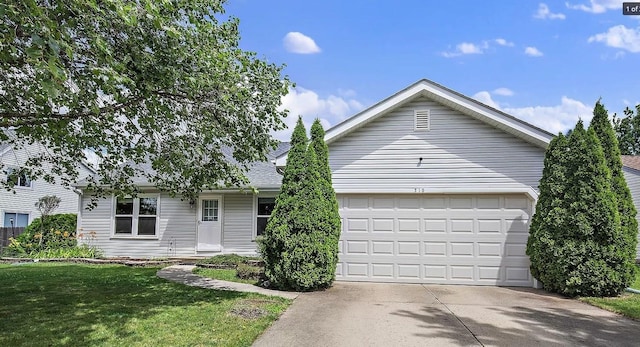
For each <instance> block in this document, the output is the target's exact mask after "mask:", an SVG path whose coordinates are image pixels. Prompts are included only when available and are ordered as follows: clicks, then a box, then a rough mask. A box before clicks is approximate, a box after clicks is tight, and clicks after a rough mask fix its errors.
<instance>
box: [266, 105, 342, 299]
mask: <svg viewBox="0 0 640 347" xmlns="http://www.w3.org/2000/svg"><path fill="white" fill-rule="evenodd" d="M320 131H321V132H324V131H323V130H322V127H320V129H318V128H317V127H316V129H315V130H314V132H313V133H314V134H316V135H314V136H316V138H315V141H314V142H312V144H310V145H307V142H308V141H307V137H306V132H305V128H304V124H303V123H302V119H300V118H299V119H298V123H297V124H296V128H295V129H294V131H293V135H292V139H291V150H290V151H289V153H288V158H287V165H286V167H285V169H284V174H283V180H282V188H281V190H280V193H279V195H278V197H277V198H276V206H275V208H274V211H273V213H272V214H271V217H270V218H269V222H268V224H267V228H266V230H265V233H264V235H263V236H262V237H260V238H259V240H258V245H259V250H260V253H261V255H262V257H263V260H264V262H265V275H266V276H267V278H268V279H269V281H270V282H271V284H272V286H274V287H277V288H280V289H293V290H301V291H307V290H313V289H318V288H326V287H328V286H330V285H331V283H332V282H333V280H334V278H335V269H336V263H337V256H338V238H339V236H340V229H339V228H340V219H339V215H338V214H337V212H338V211H337V200H336V198H335V193H333V198H332V199H331V198H330V197H331V196H330V192H333V188H332V187H331V185H330V184H331V183H330V179H331V178H330V174H331V173H330V171H329V176H328V178H327V176H326V174H325V169H326V168H328V161H327V159H326V158H327V156H328V154H327V151H326V145H325V144H324V139H323V137H324V135H323V134H322V138H320V139H318V138H317V136H318V134H320ZM323 146H324V152H321V154H320V157H321V160H322V161H323V162H322V163H320V162H319V161H318V155H317V154H316V148H319V149H320V150H322V148H323ZM325 166H326V167H325ZM327 180H329V181H327ZM327 184H328V186H327ZM329 188H330V189H329ZM334 212H335V213H334Z"/></svg>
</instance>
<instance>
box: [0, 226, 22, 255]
mask: <svg viewBox="0 0 640 347" xmlns="http://www.w3.org/2000/svg"><path fill="white" fill-rule="evenodd" d="M24 229H26V228H11V227H1V228H0V250H2V249H3V248H5V247H7V246H8V245H9V238H10V237H16V236H18V235H20V234H22V233H23V232H24Z"/></svg>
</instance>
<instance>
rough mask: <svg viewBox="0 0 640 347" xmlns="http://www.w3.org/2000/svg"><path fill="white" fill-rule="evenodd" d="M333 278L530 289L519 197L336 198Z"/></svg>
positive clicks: (524, 214) (524, 210)
mask: <svg viewBox="0 0 640 347" xmlns="http://www.w3.org/2000/svg"><path fill="white" fill-rule="evenodd" d="M339 200H340V201H342V206H343V207H342V209H341V210H340V213H341V217H342V219H343V232H342V235H341V251H342V253H341V254H340V265H339V267H338V270H337V271H336V276H337V278H338V279H343V280H354V281H381V282H410V283H451V284H481V285H482V284H484V285H516V286H531V285H532V278H531V275H530V273H529V260H528V257H527V256H526V254H525V250H526V242H527V237H528V224H529V215H530V208H531V206H532V204H531V203H530V201H529V200H528V198H527V197H525V196H524V195H477V196H473V195H456V196H430V195H421V196H419V197H416V196H389V195H387V196H385V195H371V196H368V197H358V196H353V197H352V196H348V195H347V196H345V195H343V196H341V197H340V199H339Z"/></svg>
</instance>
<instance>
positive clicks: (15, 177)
mask: <svg viewBox="0 0 640 347" xmlns="http://www.w3.org/2000/svg"><path fill="white" fill-rule="evenodd" d="M6 171H7V182H11V183H13V185H14V186H15V187H24V188H31V179H30V178H29V177H27V175H26V174H25V173H24V172H22V171H20V170H18V169H16V168H12V167H9V168H7V169H6Z"/></svg>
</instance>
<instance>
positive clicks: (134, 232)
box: [110, 193, 160, 240]
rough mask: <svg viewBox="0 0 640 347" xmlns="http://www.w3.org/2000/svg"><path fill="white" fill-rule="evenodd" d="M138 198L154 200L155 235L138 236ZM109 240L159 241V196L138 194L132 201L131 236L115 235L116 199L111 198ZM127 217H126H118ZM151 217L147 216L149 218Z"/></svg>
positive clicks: (115, 197) (114, 197)
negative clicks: (155, 205)
mask: <svg viewBox="0 0 640 347" xmlns="http://www.w3.org/2000/svg"><path fill="white" fill-rule="evenodd" d="M140 198H156V204H157V207H156V214H155V217H156V234H155V235H138V218H139V217H140V215H139V213H140ZM111 200H112V202H111V237H110V238H111V239H143V240H159V239H160V235H159V234H160V194H157V193H156V194H138V196H137V197H136V198H134V199H133V215H131V223H132V225H131V234H117V233H116V206H117V203H118V197H117V196H115V195H113V196H112V197H111ZM119 216H128V215H119ZM150 216H151V215H149V217H150Z"/></svg>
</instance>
